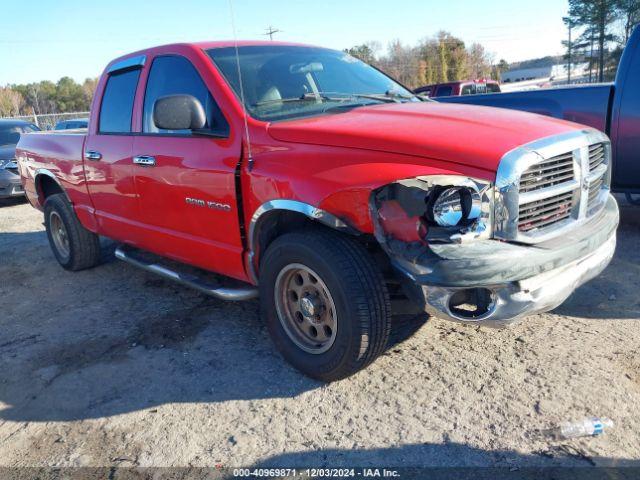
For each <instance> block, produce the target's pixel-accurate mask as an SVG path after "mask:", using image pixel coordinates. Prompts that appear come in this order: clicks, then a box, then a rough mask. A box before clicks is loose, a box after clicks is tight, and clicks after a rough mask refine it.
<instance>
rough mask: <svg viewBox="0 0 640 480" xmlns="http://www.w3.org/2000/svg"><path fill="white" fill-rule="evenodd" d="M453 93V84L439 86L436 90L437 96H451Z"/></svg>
mask: <svg viewBox="0 0 640 480" xmlns="http://www.w3.org/2000/svg"><path fill="white" fill-rule="evenodd" d="M452 93H453V87H451V86H446V87H440V88H438V90H436V97H450V96H451V94H452Z"/></svg>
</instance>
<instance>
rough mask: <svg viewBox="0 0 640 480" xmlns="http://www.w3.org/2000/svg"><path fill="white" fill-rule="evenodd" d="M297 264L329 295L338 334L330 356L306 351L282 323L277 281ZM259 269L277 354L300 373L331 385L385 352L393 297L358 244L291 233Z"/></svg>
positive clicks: (335, 236) (332, 235) (333, 235)
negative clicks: (318, 282)
mask: <svg viewBox="0 0 640 480" xmlns="http://www.w3.org/2000/svg"><path fill="white" fill-rule="evenodd" d="M292 265H302V266H304V267H306V268H309V269H310V270H312V271H313V272H314V273H317V275H318V276H319V277H320V279H321V283H323V284H324V285H325V286H326V288H327V289H328V291H329V292H330V297H332V301H333V304H334V305H335V310H336V312H335V317H336V320H335V322H336V332H335V334H334V340H333V342H332V344H331V345H330V347H329V348H328V350H327V351H324V352H321V353H309V352H307V351H305V350H303V348H301V347H300V346H299V345H297V344H296V342H294V341H293V340H292V336H291V334H290V333H287V331H286V330H285V328H284V327H283V324H284V323H285V322H284V321H283V322H281V320H280V316H279V314H278V307H277V305H276V304H277V300H276V281H277V280H278V279H279V278H280V277H279V275H281V272H285V271H286V270H287V268H291V266H292ZM260 266H261V268H260V306H261V311H262V315H263V318H264V319H265V320H266V322H267V326H268V329H269V333H270V334H271V337H272V339H273V341H274V343H275V345H276V347H277V348H278V350H279V351H280V352H281V353H282V355H283V356H284V358H285V359H286V360H287V361H288V362H289V363H291V364H292V365H293V366H294V367H296V368H297V369H298V370H300V371H301V372H303V373H305V374H306V375H308V376H310V377H312V378H315V379H318V380H322V381H325V382H332V381H335V380H340V379H343V378H345V377H348V376H350V375H352V374H354V373H355V372H357V371H359V370H361V369H363V368H365V367H366V366H367V365H369V364H370V363H372V362H373V361H374V360H375V359H376V358H377V357H378V356H379V355H381V354H382V353H383V352H384V351H385V347H386V345H387V341H388V338H389V332H390V329H391V308H390V301H389V294H388V292H387V288H386V285H385V282H384V278H383V277H382V274H381V272H380V269H379V268H378V266H377V265H376V264H375V262H374V261H373V258H372V257H371V255H370V254H369V253H368V252H367V251H366V249H365V248H364V247H363V246H362V245H360V244H359V243H358V242H356V241H355V240H353V239H351V238H348V237H346V236H344V235H341V234H339V233H337V232H332V231H329V230H323V229H308V230H303V231H299V232H293V233H287V234H285V235H283V236H281V237H279V238H277V239H276V240H275V241H274V242H273V243H272V244H271V245H270V246H269V248H268V249H267V251H266V252H265V254H264V256H263V257H262V261H261V262H260ZM285 294H286V292H285ZM285 316H286V315H285Z"/></svg>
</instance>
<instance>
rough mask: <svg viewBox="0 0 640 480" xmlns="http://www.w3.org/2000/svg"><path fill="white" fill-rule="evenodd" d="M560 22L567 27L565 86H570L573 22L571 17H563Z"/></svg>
mask: <svg viewBox="0 0 640 480" xmlns="http://www.w3.org/2000/svg"><path fill="white" fill-rule="evenodd" d="M562 20H563V21H564V23H565V24H566V25H567V27H569V42H568V43H567V48H568V55H567V61H568V65H567V84H569V85H571V63H572V58H571V54H572V49H573V43H572V38H571V33H572V32H571V30H572V29H573V20H572V19H571V17H564V18H563V19H562Z"/></svg>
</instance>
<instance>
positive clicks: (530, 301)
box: [422, 235, 616, 328]
mask: <svg viewBox="0 0 640 480" xmlns="http://www.w3.org/2000/svg"><path fill="white" fill-rule="evenodd" d="M615 249H616V237H615V235H613V236H612V237H611V238H609V240H607V242H606V243H605V244H604V245H602V246H601V247H600V248H598V250H596V251H595V252H593V253H592V254H590V255H588V256H587V257H585V258H582V259H580V260H577V261H574V262H572V263H569V264H567V265H565V266H563V267H560V268H558V269H556V270H551V271H548V272H545V273H543V274H540V275H538V276H536V277H531V278H527V279H525V280H521V281H519V282H513V283H510V284H507V285H499V286H490V287H488V289H489V290H490V291H491V292H492V293H493V302H492V305H491V306H490V308H489V310H488V312H487V313H486V314H484V315H482V316H479V317H477V318H474V319H470V318H464V317H461V316H459V315H457V314H455V313H453V312H452V311H451V309H450V308H449V302H450V300H451V297H452V295H453V294H455V293H456V291H458V289H454V288H446V287H434V286H423V287H422V288H423V291H424V296H425V300H426V307H425V308H426V310H427V312H428V313H429V314H430V315H433V316H436V317H439V318H444V319H447V320H453V321H456V322H463V323H472V324H479V325H483V326H489V327H497V328H500V327H505V326H508V325H510V324H513V323H515V322H517V321H519V320H520V319H522V318H523V317H526V316H528V315H533V314H536V313H542V312H547V311H549V310H553V309H554V308H556V307H558V306H559V305H561V304H562V303H563V302H564V301H565V300H566V299H567V298H569V296H570V295H571V294H572V293H573V292H574V291H575V290H576V289H577V288H578V287H580V286H581V285H583V284H585V283H586V282H588V281H589V280H591V279H593V278H595V277H597V276H598V275H600V273H602V271H603V270H604V269H605V268H606V267H607V265H609V262H611V259H612V258H613V253H614V251H615Z"/></svg>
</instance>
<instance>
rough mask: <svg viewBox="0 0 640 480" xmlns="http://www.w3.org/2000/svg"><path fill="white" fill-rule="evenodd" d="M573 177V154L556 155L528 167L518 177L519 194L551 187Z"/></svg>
mask: <svg viewBox="0 0 640 480" xmlns="http://www.w3.org/2000/svg"><path fill="white" fill-rule="evenodd" d="M574 177H575V173H574V168H573V154H572V153H571V152H569V153H566V154H564V155H558V156H557V157H553V158H550V159H548V160H544V161H542V162H540V163H537V164H535V165H532V166H531V167H529V169H528V170H527V171H526V172H524V173H523V174H522V175H521V177H520V193H527V192H533V191H535V190H540V189H543V188H548V187H552V186H554V185H558V184H561V183H564V182H568V181H570V180H573V179H574Z"/></svg>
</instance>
